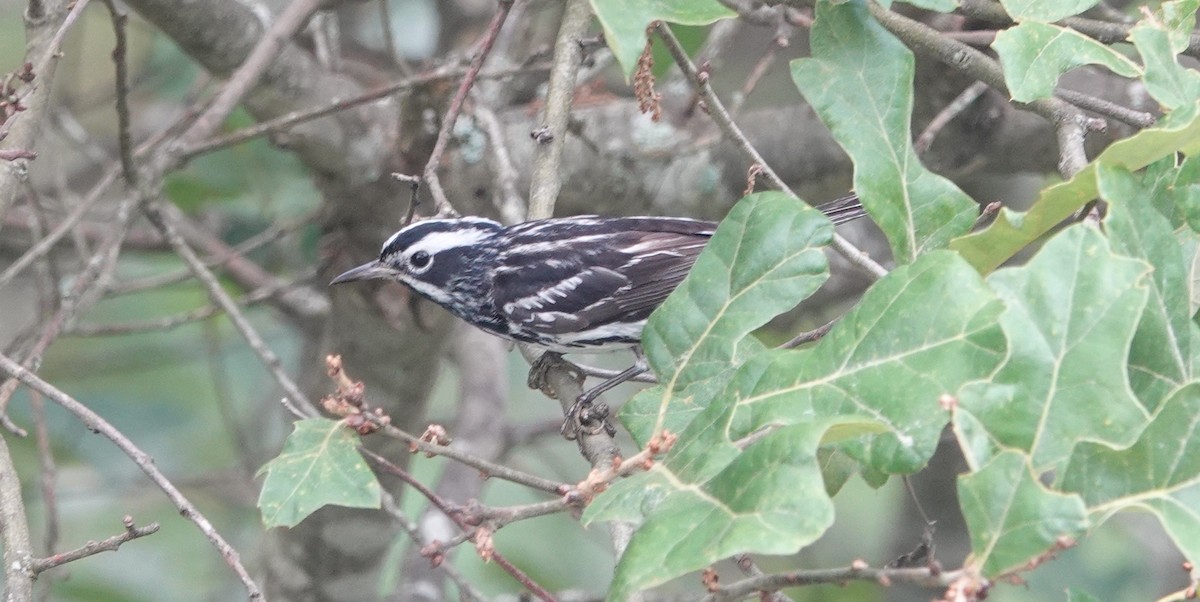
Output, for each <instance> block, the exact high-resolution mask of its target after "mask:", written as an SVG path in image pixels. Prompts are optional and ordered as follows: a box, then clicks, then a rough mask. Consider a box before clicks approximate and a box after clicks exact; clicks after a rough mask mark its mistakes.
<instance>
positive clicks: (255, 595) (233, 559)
mask: <svg viewBox="0 0 1200 602" xmlns="http://www.w3.org/2000/svg"><path fill="white" fill-rule="evenodd" d="M0 370H3V371H4V372H7V373H8V374H9V375H10V376H11V377H13V378H15V379H17V380H19V381H21V383H22V384H24V385H25V386H26V387H29V388H30V389H33V390H35V391H37V392H39V393H41V394H42V395H45V396H46V397H47V398H48V399H50V400H51V401H53V402H54V403H57V404H58V405H60V406H62V407H63V409H65V410H67V411H68V412H70V413H72V414H74V415H75V417H77V418H79V420H80V421H82V422H83V424H84V426H86V427H87V428H88V429H89V430H91V431H92V432H94V433H99V434H101V435H104V436H105V437H106V438H107V439H108V440H109V441H112V442H113V444H115V445H116V446H117V447H118V448H119V449H120V450H121V451H122V452H124V453H125V455H126V456H128V457H129V459H130V460H133V463H134V464H137V466H138V468H140V469H141V470H142V472H144V473H146V476H148V477H150V480H151V481H153V482H154V484H155V485H157V486H158V488H159V489H161V490H162V491H163V493H165V494H166V495H167V498H168V499H170V500H171V502H172V503H173V504H174V505H175V507H176V508H177V509H179V513H180V515H182V516H183V517H184V518H186V519H188V520H190V521H191V522H192V523H194V524H195V525H196V527H197V528H199V529H200V532H201V533H203V534H204V536H205V537H206V538H208V541H209V542H210V543H212V544H213V547H215V548H217V551H218V552H220V554H221V558H223V559H224V560H225V563H226V564H227V565H229V568H230V569H232V570H233V572H234V573H235V574H237V576H238V578H239V579H241V581H242V584H243V585H244V586H245V587H246V591H247V592H248V593H249V595H250V599H251V600H258V599H261V598H262V590H261V589H259V587H258V585H257V584H256V583H255V582H254V579H253V578H251V577H250V573H249V572H247V571H246V568H245V567H244V566H242V562H241V560H240V556H239V555H238V553H237V550H234V549H233V547H232V546H230V545H229V543H228V542H226V541H225V538H224V537H222V536H221V534H220V533H218V532H217V530H216V528H214V527H213V525H212V523H210V522H209V521H208V519H207V518H205V516H204V515H203V514H201V513H200V510H199V509H198V508H196V506H195V505H194V504H192V502H191V501H189V500H188V499H187V497H186V496H184V495H183V492H181V491H179V489H178V488H177V487H175V485H174V484H173V483H171V481H170V479H168V478H167V477H166V476H165V475H163V473H162V472H161V471H159V470H158V467H157V466H155V465H154V460H153V458H151V457H150V456H149V455H147V454H146V452H143V451H142V450H141V449H140V448H139V447H138V446H136V445H134V444H133V442H132V441H130V440H129V438H127V437H126V436H125V435H124V434H123V433H122V432H121V431H119V430H117V429H116V427H114V426H113V425H111V424H109V423H108V421H107V420H105V419H104V418H102V417H101V416H100V415H99V414H97V413H95V412H93V411H92V410H91V409H90V408H88V407H87V406H85V405H84V404H82V403H80V402H79V401H78V400H76V399H75V398H73V397H71V396H70V395H67V394H66V393H63V392H62V391H60V390H59V389H58V388H56V387H54V386H53V385H51V384H50V383H48V382H46V381H44V380H42V379H40V378H38V377H37V375H35V374H33V373H32V372H30V371H29V370H26V369H25V368H24V367H23V366H21V365H20V364H18V363H17V362H15V361H13V360H12V358H9V357H8V356H6V355H3V354H0ZM6 490H8V491H12V489H9V488H7V487H5V488H0V491H6ZM15 491H18V492H19V491H20V488H19V487H18V488H16V489H15ZM18 495H19V493H18Z"/></svg>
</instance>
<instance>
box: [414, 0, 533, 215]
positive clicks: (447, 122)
mask: <svg viewBox="0 0 1200 602" xmlns="http://www.w3.org/2000/svg"><path fill="white" fill-rule="evenodd" d="M514 1H515V0H499V2H497V3H496V14H494V15H492V21H491V23H488V26H487V29H486V30H485V31H484V33H483V39H482V40H480V42H479V50H478V51H476V53H475V56H474V57H472V58H471V66H470V67H469V68H468V69H467V74H466V75H465V76H463V79H462V82H461V83H459V85H458V90H456V91H455V92H454V97H453V98H451V99H450V107H449V108H447V109H446V115H445V116H443V117H442V126H441V128H440V129H438V135H437V141H436V142H434V144H433V151H431V152H430V153H429V161H428V162H427V163H425V170H424V172H423V174H422V175H423V176H424V178H425V183H426V185H428V186H429V193H430V194H431V195H433V205H434V207H435V208H436V209H437V214H438V215H439V216H441V217H457V216H458V211H457V210H455V209H454V206H453V205H451V204H450V199H448V198H446V191H445V190H443V189H442V182H441V180H440V179H439V178H438V174H437V170H438V168H439V167H441V165H442V154H443V153H445V152H446V144H447V143H448V142H449V141H450V133H451V132H452V131H454V124H455V123H456V122H457V121H458V115H459V113H461V112H462V106H463V101H465V100H466V99H467V93H469V92H470V91H471V86H472V85H474V84H475V79H476V77H478V76H479V70H480V69H482V68H483V62H484V61H485V60H487V57H488V54H489V53H490V52H491V51H492V46H493V45H495V43H496V38H497V37H499V35H500V28H501V27H503V26H504V21H505V20H506V19H507V18H508V12H509V11H510V10H511V9H512V5H513V2H514Z"/></svg>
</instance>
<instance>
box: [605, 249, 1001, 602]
mask: <svg viewBox="0 0 1200 602" xmlns="http://www.w3.org/2000/svg"><path fill="white" fill-rule="evenodd" d="M735 265H736V264H735ZM933 306H936V307H937V308H938V311H936V312H931V311H928V308H930V307H933ZM1001 310H1002V306H1001V304H1000V303H999V301H998V300H997V299H996V298H995V296H994V295H993V294H992V293H991V292H990V291H989V290H988V289H987V287H986V286H985V285H984V283H983V281H982V280H981V279H980V278H979V276H978V274H977V273H976V272H975V271H974V270H973V269H971V267H970V266H969V265H967V264H966V263H965V262H963V261H962V260H961V259H960V258H959V257H957V256H956V255H954V254H952V253H946V252H935V253H931V254H927V255H925V256H923V257H921V258H919V259H918V260H917V261H916V262H914V263H913V264H911V265H907V266H901V267H900V268H898V269H896V270H895V271H893V272H892V273H890V274H889V275H888V276H887V277H885V278H884V279H882V280H880V281H879V282H877V283H876V284H875V285H874V286H873V287H872V288H871V289H870V290H869V291H867V293H866V295H865V296H864V298H863V300H862V301H861V302H860V304H859V306H858V307H856V308H855V309H854V310H852V311H851V312H850V313H849V314H847V315H846V316H845V317H844V318H843V319H842V320H841V321H840V322H839V323H838V324H837V325H836V326H835V327H834V328H833V330H832V331H831V332H830V333H829V334H828V335H827V336H826V337H825V338H824V339H822V340H821V341H820V342H819V343H817V345H815V346H814V347H812V348H811V349H804V350H772V351H766V352H763V353H760V354H758V355H756V356H755V357H753V358H751V359H750V360H748V361H746V362H745V363H743V364H742V365H741V366H740V367H738V369H737V370H736V372H734V373H732V375H729V374H725V375H722V376H720V377H719V378H718V380H719V381H720V382H722V383H724V389H723V390H722V391H721V392H720V394H719V395H715V396H713V397H712V398H711V401H710V402H709V403H708V405H707V407H705V408H704V409H703V410H701V411H700V412H699V413H698V415H697V416H696V417H695V418H694V419H693V420H692V421H691V422H690V423H689V424H688V425H687V427H686V429H684V430H683V432H682V433H680V434H679V440H678V442H677V443H676V445H675V446H674V448H673V449H672V450H671V452H670V453H669V454H668V455H667V457H666V458H664V459H663V460H662V461H661V462H659V463H657V464H655V465H654V467H653V468H652V469H651V470H650V471H649V472H647V473H643V474H640V475H636V476H634V477H631V478H629V479H626V480H624V481H622V482H620V483H617V484H615V485H614V486H613V487H611V488H610V489H609V490H608V491H605V492H604V493H602V494H601V495H600V496H599V497H598V498H597V499H596V501H595V502H593V503H592V504H591V505H590V506H589V507H588V508H587V509H586V510H585V511H584V516H583V519H584V521H585V523H590V522H593V521H596V520H626V521H634V522H637V521H638V519H641V523H642V524H641V526H640V527H639V529H638V530H637V531H636V532H635V533H634V535H633V538H632V539H631V541H630V544H629V547H628V548H627V549H626V551H625V554H624V556H622V558H621V560H620V562H619V563H618V566H617V573H616V576H615V577H614V581H613V589H612V590H611V591H610V592H609V598H610V599H613V600H619V599H622V598H623V597H624V596H625V595H626V594H628V593H629V592H632V591H636V590H639V589H642V588H645V587H648V586H651V585H654V584H658V583H663V582H665V581H667V580H669V579H672V578H674V577H677V576H679V575H681V574H683V573H685V572H688V571H691V570H695V569H698V568H701V567H704V566H707V565H708V564H711V563H713V562H715V561H717V560H720V559H722V558H725V557H727V556H729V555H731V554H736V553H743V552H763V553H772V554H784V553H792V552H795V551H796V550H798V549H799V548H800V547H802V546H804V545H807V544H808V543H810V542H812V541H814V540H815V539H816V538H817V537H819V536H820V535H821V534H822V533H824V531H825V530H826V529H827V528H828V526H829V524H830V522H831V521H832V506H831V502H830V499H829V494H828V493H827V492H826V489H825V484H824V482H823V479H822V476H821V468H822V466H823V465H824V464H825V463H826V462H827V461H828V458H829V453H828V452H826V453H821V454H819V453H818V452H819V450H820V448H821V446H825V447H826V449H830V447H831V446H834V447H836V448H837V449H841V450H845V451H846V452H847V453H849V454H850V455H851V456H853V457H854V458H855V459H857V460H858V461H859V462H863V463H864V466H865V468H866V470H870V471H882V472H887V473H895V472H902V471H913V470H916V469H917V468H919V467H920V466H921V465H922V464H923V463H924V462H925V461H927V460H928V458H929V456H930V455H931V454H932V453H933V449H934V447H935V446H936V444H937V440H938V436H939V433H940V431H941V428H942V426H943V425H944V423H945V421H946V418H945V413H944V411H943V410H942V409H941V406H940V405H939V399H940V398H941V397H942V396H943V395H944V394H947V393H949V394H954V393H956V392H957V391H958V390H959V389H960V388H961V387H962V386H963V385H964V384H965V383H967V382H973V381H976V380H979V379H983V378H987V377H988V376H989V375H990V374H991V373H992V372H993V371H994V370H995V369H996V368H997V366H998V365H999V364H1000V362H1001V360H1002V359H1003V357H1004V348H1005V342H1004V338H1003V334H1002V332H1001V331H1000V328H999V326H998V324H997V322H996V320H997V317H998V316H999V314H1000V312H1001ZM665 315H666V314H665V313H664V316H665Z"/></svg>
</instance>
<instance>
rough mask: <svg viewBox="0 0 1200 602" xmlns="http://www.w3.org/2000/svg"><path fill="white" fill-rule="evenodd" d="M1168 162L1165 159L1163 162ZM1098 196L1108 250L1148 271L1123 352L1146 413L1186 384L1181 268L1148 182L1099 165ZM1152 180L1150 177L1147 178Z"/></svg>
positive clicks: (1189, 328)
mask: <svg viewBox="0 0 1200 602" xmlns="http://www.w3.org/2000/svg"><path fill="white" fill-rule="evenodd" d="M1168 159H1170V158H1168ZM1097 174H1098V182H1099V184H1100V196H1101V197H1102V198H1103V199H1104V200H1106V201H1108V202H1109V203H1110V205H1109V210H1108V217H1107V218H1106V225H1107V231H1108V237H1109V240H1110V241H1112V246H1113V250H1114V251H1116V252H1118V253H1121V254H1123V255H1126V256H1129V257H1134V258H1137V259H1141V260H1143V261H1145V262H1146V263H1148V264H1150V265H1152V266H1154V271H1153V272H1151V274H1150V278H1149V285H1150V286H1149V300H1148V302H1147V304H1146V309H1145V311H1144V312H1143V313H1142V317H1141V320H1140V321H1139V323H1138V326H1137V332H1136V334H1134V337H1133V344H1132V347H1131V349H1130V352H1129V367H1128V371H1129V382H1130V385H1131V386H1132V387H1133V391H1134V393H1135V394H1137V396H1138V399H1139V400H1140V401H1141V402H1142V405H1143V406H1145V408H1146V411H1148V412H1151V413H1153V412H1154V411H1156V410H1157V409H1158V405H1159V404H1160V403H1161V402H1162V401H1164V400H1165V399H1166V398H1167V395H1168V394H1169V393H1170V392H1171V391H1174V390H1175V389H1178V388H1179V387H1181V386H1183V384H1184V383H1186V382H1188V381H1190V380H1191V379H1192V370H1191V357H1192V350H1193V349H1195V343H1193V341H1194V340H1195V339H1196V337H1197V336H1198V335H1200V327H1197V326H1196V324H1195V323H1194V322H1192V319H1191V311H1190V308H1191V292H1190V290H1189V287H1188V280H1187V267H1186V266H1185V265H1184V258H1183V255H1182V254H1181V253H1180V245H1179V242H1178V241H1176V239H1175V233H1174V232H1173V231H1172V228H1171V224H1170V223H1169V222H1168V221H1167V218H1166V217H1165V216H1164V215H1163V214H1161V213H1159V212H1158V211H1157V210H1155V207H1154V204H1153V203H1152V202H1149V201H1150V199H1151V198H1152V197H1153V196H1154V190H1153V188H1154V186H1153V182H1151V183H1150V184H1151V185H1147V184H1146V183H1144V182H1143V178H1142V176H1137V175H1134V174H1131V173H1130V172H1128V171H1126V170H1124V169H1121V168H1119V167H1104V166H1100V168H1099V171H1098V172H1097ZM1147 175H1148V176H1150V177H1153V174H1147Z"/></svg>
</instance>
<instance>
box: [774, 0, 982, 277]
mask: <svg viewBox="0 0 1200 602" xmlns="http://www.w3.org/2000/svg"><path fill="white" fill-rule="evenodd" d="M811 46H812V58H809V59H797V60H794V61H792V63H791V66H792V79H793V80H794V81H795V82H796V86H797V87H799V88H800V92H801V93H803V94H804V97H805V98H806V99H807V100H808V102H809V104H810V105H812V107H813V109H815V110H816V111H817V114H818V115H820V117H821V120H822V121H824V122H825V124H826V125H827V126H828V127H829V129H830V130H831V131H832V132H833V136H834V138H836V139H837V141H838V143H839V144H841V145H842V147H843V148H845V149H846V152H847V153H849V154H850V158H851V159H853V161H854V168H855V169H854V188H855V190H857V191H858V193H859V196H861V197H862V199H863V204H864V205H866V207H867V209H868V211H870V213H871V216H872V217H873V218H874V219H875V222H876V223H877V224H879V227H880V228H881V229H883V231H884V233H885V234H887V237H888V241H889V242H890V243H891V247H892V254H893V256H894V257H895V259H896V262H897V263H909V262H911V261H913V260H914V259H916V258H917V257H918V256H920V255H921V254H923V253H925V252H928V251H930V250H932V249H937V248H941V247H943V246H945V245H946V243H947V242H949V241H950V239H951V238H953V237H955V236H958V235H961V234H963V233H965V232H966V231H968V230H969V229H970V228H971V226H972V224H974V221H975V216H976V214H977V213H978V209H977V207H976V205H975V203H974V202H973V201H972V200H971V199H970V198H969V197H967V195H966V194H964V193H963V192H962V191H961V190H959V189H958V188H957V187H956V186H955V185H954V184H953V183H951V182H950V181H949V180H947V179H945V178H943V177H941V176H939V175H936V174H934V173H932V172H930V171H929V170H927V169H925V167H924V166H923V165H921V162H920V160H919V159H918V158H917V155H916V153H915V152H913V149H912V144H911V142H912V130H911V125H910V120H911V118H912V104H913V91H912V79H913V56H912V53H911V52H910V51H909V50H908V48H907V47H905V46H904V45H903V44H901V43H900V42H899V41H898V40H897V39H896V38H895V37H893V36H892V35H891V34H890V33H888V32H887V31H885V30H884V29H883V28H882V27H881V26H880V25H879V24H878V23H876V22H875V20H874V19H872V18H871V17H870V16H869V15H868V13H867V7H866V3H865V2H845V3H841V4H835V3H832V2H820V3H818V4H817V18H816V22H815V23H814V25H813V28H812V36H811Z"/></svg>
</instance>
